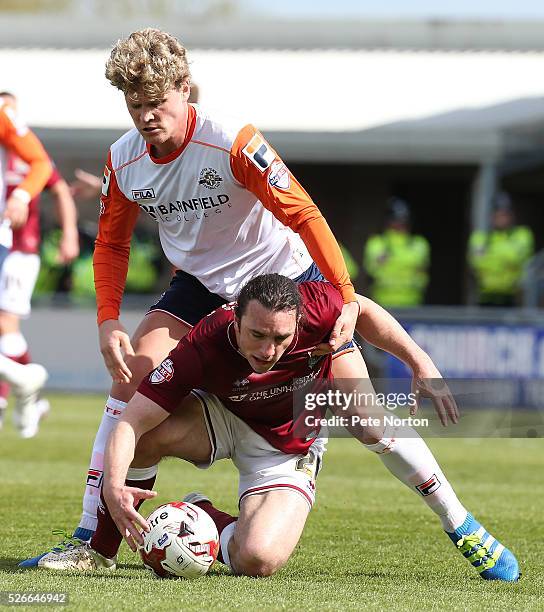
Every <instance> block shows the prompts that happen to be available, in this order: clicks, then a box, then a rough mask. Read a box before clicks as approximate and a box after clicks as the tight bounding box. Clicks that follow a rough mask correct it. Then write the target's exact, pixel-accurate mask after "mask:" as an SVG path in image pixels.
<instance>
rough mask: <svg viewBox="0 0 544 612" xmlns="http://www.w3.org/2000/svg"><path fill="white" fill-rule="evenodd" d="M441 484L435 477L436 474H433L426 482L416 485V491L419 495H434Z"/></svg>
mask: <svg viewBox="0 0 544 612" xmlns="http://www.w3.org/2000/svg"><path fill="white" fill-rule="evenodd" d="M441 484H442V483H441V482H440V480H438V478H437V477H436V474H433V475H432V476H431V477H430V478H429V479H428V480H426V481H425V482H422V483H421V484H419V485H416V489H417V490H418V491H419V492H420V493H421V495H423V496H425V495H431V493H434V492H435V491H436V490H437V489H438V488H439V487H440V485H441Z"/></svg>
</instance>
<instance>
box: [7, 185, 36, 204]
mask: <svg viewBox="0 0 544 612" xmlns="http://www.w3.org/2000/svg"><path fill="white" fill-rule="evenodd" d="M11 195H12V196H14V197H15V198H17V199H18V200H21V202H24V203H25V204H29V203H30V200H31V199H32V198H31V196H30V194H29V193H28V191H25V190H24V189H21V188H20V187H17V188H16V189H14V190H13V191H12V193H11Z"/></svg>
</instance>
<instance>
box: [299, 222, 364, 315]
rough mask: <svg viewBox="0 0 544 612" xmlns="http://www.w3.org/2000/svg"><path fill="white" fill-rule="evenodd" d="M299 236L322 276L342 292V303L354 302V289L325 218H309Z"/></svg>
mask: <svg viewBox="0 0 544 612" xmlns="http://www.w3.org/2000/svg"><path fill="white" fill-rule="evenodd" d="M300 236H301V237H302V239H303V240H304V244H305V245H306V248H307V249H308V252H309V253H310V255H311V257H312V259H313V260H314V261H315V263H316V264H317V267H318V268H319V269H320V270H321V272H322V273H323V276H324V277H325V278H326V279H327V280H328V281H329V282H330V283H332V284H333V285H334V286H335V287H336V288H337V289H338V291H340V293H341V294H342V298H343V300H344V303H345V304H347V303H349V302H354V301H355V290H354V288H353V283H352V282H351V280H350V277H349V274H348V270H347V267H346V263H345V261H344V257H343V256H342V251H341V250H340V247H339V246H338V243H337V242H336V239H335V237H334V235H333V233H332V231H331V230H330V228H329V226H328V224H327V222H326V221H325V219H324V218H323V217H322V216H321V215H319V217H317V218H315V219H312V220H310V221H309V222H308V223H306V224H305V225H303V226H302V228H300ZM325 254H326V255H325Z"/></svg>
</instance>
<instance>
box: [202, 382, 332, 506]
mask: <svg viewBox="0 0 544 612" xmlns="http://www.w3.org/2000/svg"><path fill="white" fill-rule="evenodd" d="M192 393H193V395H194V396H195V397H196V398H198V400H199V401H200V403H201V405H202V408H203V413H204V420H205V422H206V427H207V429H208V435H209V437H210V443H211V446H212V455H211V458H210V461H209V463H206V464H199V465H197V467H199V468H203V469H205V468H208V467H210V465H212V464H213V463H214V462H215V461H219V460H220V459H232V461H233V463H234V465H235V466H236V467H237V468H238V474H239V484H238V497H239V502H241V501H242V499H243V498H244V497H247V496H248V495H255V494H258V493H263V492H264V491H273V490H275V489H280V488H282V489H290V490H292V491H293V492H295V493H298V494H299V495H301V496H302V497H303V498H304V500H305V501H306V502H307V503H308V506H309V507H310V509H311V508H312V506H313V504H314V501H315V480H316V478H317V474H318V473H319V470H320V469H321V464H322V460H323V453H324V452H325V447H326V444H327V439H326V438H318V439H317V440H315V442H314V443H313V444H312V446H311V447H310V449H309V450H308V452H307V453H306V454H305V455H289V454H286V453H282V452H281V451H280V450H278V449H277V448H274V447H273V446H272V445H271V444H270V443H269V442H267V441H266V440H265V439H264V438H263V437H262V436H261V435H259V434H258V433H257V432H256V431H253V429H251V427H249V425H247V424H246V423H244V421H242V419H240V418H238V417H237V416H236V415H235V414H233V413H232V412H230V411H229V410H227V408H225V406H224V405H223V404H222V403H221V400H219V398H217V397H216V396H215V395H212V394H211V393H206V392H205V391H200V390H195V391H192Z"/></svg>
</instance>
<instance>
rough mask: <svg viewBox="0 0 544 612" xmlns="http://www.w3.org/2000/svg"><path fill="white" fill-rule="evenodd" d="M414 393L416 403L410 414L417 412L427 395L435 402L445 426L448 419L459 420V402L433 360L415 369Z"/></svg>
mask: <svg viewBox="0 0 544 612" xmlns="http://www.w3.org/2000/svg"><path fill="white" fill-rule="evenodd" d="M429 361H430V359H429ZM412 393H413V394H414V395H415V397H416V405H415V406H412V407H411V408H410V416H414V415H415V414H416V412H417V409H418V408H419V403H420V401H421V399H422V398H424V397H427V398H429V399H430V400H431V401H432V402H433V404H434V408H435V410H436V412H437V414H438V417H439V418H440V422H441V423H442V425H443V426H444V427H446V426H447V425H448V420H449V421H451V422H452V423H457V422H458V421H459V409H458V408H457V403H456V401H455V399H454V397H453V395H452V393H451V391H450V389H449V387H448V385H447V384H446V381H445V380H444V379H443V378H442V375H441V374H440V372H439V371H438V369H437V368H436V367H435V365H434V364H433V363H432V362H431V361H430V363H429V364H428V365H425V366H424V367H422V368H421V369H418V370H417V371H414V377H413V379H412Z"/></svg>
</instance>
